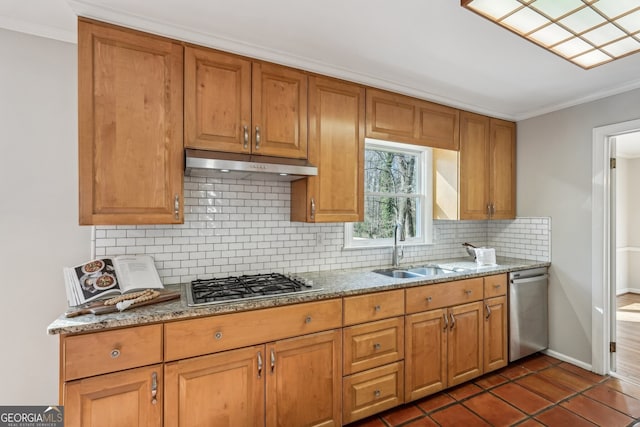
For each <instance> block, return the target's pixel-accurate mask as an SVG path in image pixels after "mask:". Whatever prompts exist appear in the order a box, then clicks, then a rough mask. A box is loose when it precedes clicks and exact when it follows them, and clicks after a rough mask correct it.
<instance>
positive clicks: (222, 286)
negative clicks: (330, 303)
mask: <svg viewBox="0 0 640 427" xmlns="http://www.w3.org/2000/svg"><path fill="white" fill-rule="evenodd" d="M319 290H321V289H318V288H314V287H313V285H312V283H309V282H308V281H306V280H304V279H302V278H300V277H297V276H289V275H284V274H280V273H269V274H253V275H242V276H231V277H222V278H215V279H206V280H202V279H199V280H194V281H192V282H191V283H190V284H189V285H187V305H189V306H190V307H194V306H200V305H210V304H222V303H226V302H233V301H238V300H249V299H257V298H267V297H270V296H275V295H289V294H297V293H301V292H314V291H319Z"/></svg>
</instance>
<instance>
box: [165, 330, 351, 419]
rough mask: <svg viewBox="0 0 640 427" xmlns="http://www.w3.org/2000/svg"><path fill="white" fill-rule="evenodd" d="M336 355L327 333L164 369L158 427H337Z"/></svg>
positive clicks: (333, 335) (333, 338)
mask: <svg viewBox="0 0 640 427" xmlns="http://www.w3.org/2000/svg"><path fill="white" fill-rule="evenodd" d="M340 352H341V337H340V331H328V332H320V333H317V334H312V335H305V336H301V337H296V338H291V339H286V340H281V341H276V342H272V343H269V344H266V345H258V346H253V347H247V348H243V349H240V350H231V351H226V352H222V353H216V354H211V355H206V356H200V357H196V358H193V359H185V360H180V361H177V362H171V363H167V364H166V367H165V378H166V393H165V427H172V426H175V427H178V426H180V427H191V426H216V427H218V426H219V427H225V426H227V427H244V426H246V427H253V426H264V425H266V426H339V425H341V424H340V422H341V421H340V420H341V413H340V403H341V402H340V396H341V395H340V390H341V379H342V370H341V367H340V363H339V361H340V357H339V355H340ZM265 408H266V409H265Z"/></svg>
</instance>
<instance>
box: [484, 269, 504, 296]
mask: <svg viewBox="0 0 640 427" xmlns="http://www.w3.org/2000/svg"><path fill="white" fill-rule="evenodd" d="M506 294H507V274H506V273H505V274H496V275H494V276H487V277H485V278H484V297H485V298H493V297H497V296H500V295H506Z"/></svg>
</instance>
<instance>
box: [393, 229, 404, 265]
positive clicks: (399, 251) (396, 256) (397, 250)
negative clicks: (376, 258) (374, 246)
mask: <svg viewBox="0 0 640 427" xmlns="http://www.w3.org/2000/svg"><path fill="white" fill-rule="evenodd" d="M398 229H400V241H401V242H404V227H403V226H402V224H401V223H397V224H396V225H395V226H394V227H393V253H392V254H391V266H393V267H397V266H398V263H399V261H400V260H401V259H402V257H404V249H403V248H402V246H400V247H398Z"/></svg>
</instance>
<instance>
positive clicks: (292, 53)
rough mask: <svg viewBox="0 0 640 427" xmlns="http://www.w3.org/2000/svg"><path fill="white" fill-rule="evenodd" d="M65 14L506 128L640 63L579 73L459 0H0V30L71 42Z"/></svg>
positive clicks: (619, 85) (629, 82)
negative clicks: (488, 119)
mask: <svg viewBox="0 0 640 427" xmlns="http://www.w3.org/2000/svg"><path fill="white" fill-rule="evenodd" d="M626 1H637V0H626ZM75 14H79V15H82V16H88V17H93V18H96V19H100V20H104V21H107V22H113V23H119V24H121V25H125V26H128V27H132V28H138V29H142V30H146V31H149V32H153V33H158V34H163V35H166V36H169V37H173V38H176V39H180V40H185V41H190V42H194V43H197V44H201V45H206V46H211V47H215V48H218V49H222V50H225V51H230V52H236V53H240V54H244V55H247V56H251V57H256V58H260V59H265V60H270V61H273V62H277V63H280V64H284V65H289V66H293V67H298V68H303V69H306V70H310V71H315V72H318V73H322V74H326V75H331V76H335V77H341V78H344V79H347V80H351V81H356V82H360V83H364V84H368V85H371V86H376V87H380V88H385V89H390V90H393V91H396V92H399V93H404V94H407V95H413V96H417V97H420V98H423V99H428V100H432V101H436V102H440V103H442V104H447V105H451V106H454V107H458V108H462V109H466V110H469V111H475V112H478V113H483V114H488V115H492V116H495V117H501V118H505V119H510V120H522V119H525V118H529V117H533V116H537V115H540V114H544V113H547V112H551V111H554V110H558V109H561V108H565V107H568V106H571V105H576V104H580V103H583V102H588V101H591V100H595V99H599V98H602V97H605V96H609V95H614V94H616V93H621V92H625V91H627V90H631V89H635V88H639V87H640V54H636V55H631V56H629V57H626V58H623V59H620V60H617V61H614V62H611V63H608V64H605V65H602V66H599V67H596V68H594V69H591V70H583V69H581V68H580V67H578V66H576V65H573V64H571V63H569V62H568V61H566V60H564V59H562V58H560V57H558V56H556V55H554V54H552V53H549V52H547V51H545V50H543V49H542V48H540V47H538V46H536V45H534V44H532V43H530V42H527V41H526V40H524V39H522V38H520V37H518V36H517V35H515V34H513V33H511V32H509V31H508V30H505V29H503V28H500V27H498V26H497V25H495V24H492V23H490V22H489V21H487V20H485V19H483V18H481V17H479V16H477V15H476V14H474V13H472V12H470V11H467V10H465V9H463V8H462V7H460V1H459V0H402V1H394V2H391V1H388V0H348V1H347V0H323V1H311V0H270V1H264V0H262V1H260V0H233V1H229V0H136V1H131V0H68V1H67V0H29V1H24V0H2V2H0V27H4V28H8V29H12V30H16V31H23V32H27V33H31V34H36V35H40V36H44V37H50V38H54V39H59V40H64V41H70V42H73V41H75V37H76V34H75V32H76V23H75Z"/></svg>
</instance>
